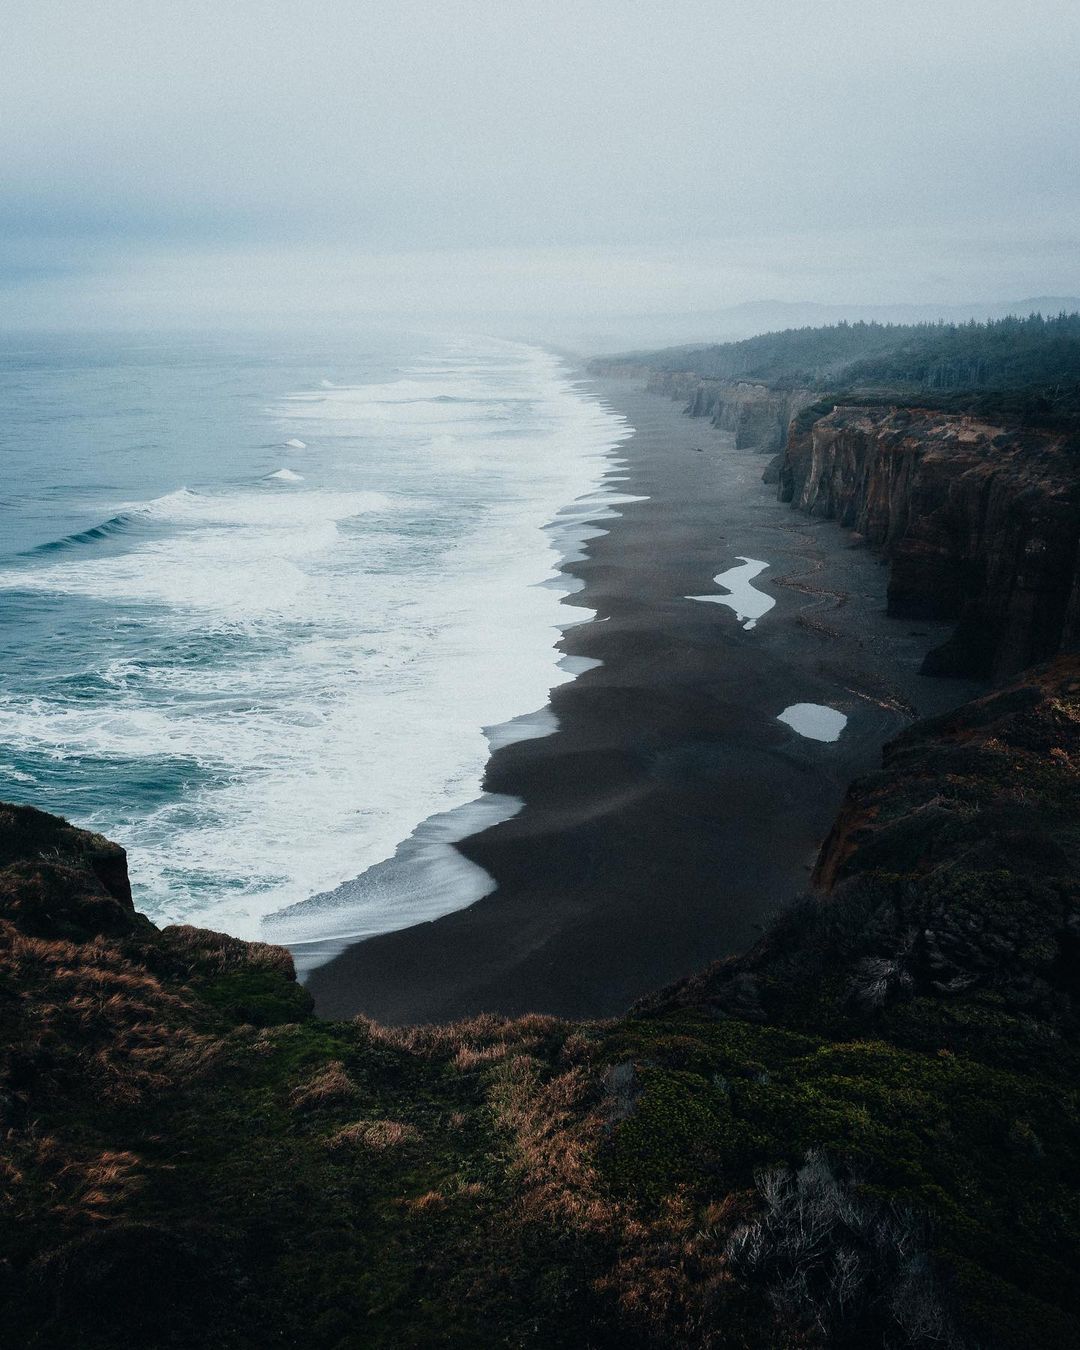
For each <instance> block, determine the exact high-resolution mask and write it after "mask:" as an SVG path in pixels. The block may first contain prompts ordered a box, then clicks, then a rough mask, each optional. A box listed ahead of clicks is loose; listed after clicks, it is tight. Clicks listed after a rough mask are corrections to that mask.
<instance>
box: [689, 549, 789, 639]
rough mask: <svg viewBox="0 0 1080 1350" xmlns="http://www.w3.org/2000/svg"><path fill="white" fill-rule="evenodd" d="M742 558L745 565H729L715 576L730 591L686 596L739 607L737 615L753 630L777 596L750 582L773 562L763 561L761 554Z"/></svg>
mask: <svg viewBox="0 0 1080 1350" xmlns="http://www.w3.org/2000/svg"><path fill="white" fill-rule="evenodd" d="M739 562H740V563H742V566H741V567H729V568H728V570H727V571H726V572H718V573H717V575H716V576H715V577H713V581H715V582H716V584H717V585H718V586H723V587H725V588H726V589H727V591H728V592H729V594H728V595H688V596H687V597H686V598H687V600H706V601H708V602H709V604H712V605H727V607H728V609H731V610H734V611H735V617H736V618H737V619H738V620H739V622H740V623H741V624H742V626H743V627H744V628H745V629H746V630H747V631H749V630H750V629H751V628H753V627H754V626H755V625H756V624H757V621H758V619H760V618H761V616H762V615H763V614H768V612H769V610H770V609H772V607H773V605H775V604H776V600H775V599H774V598H773V597H772V596H771V595H766V594H765V592H764V591H759V590H758V588H757V587H756V586H751V584H750V583H751V581H753V579H754V577H756V576H757V575H758V574H759V573H761V572H764V571H765V569H766V567H768V566H769V564H768V563H767V562H762V561H761V559H760V558H739Z"/></svg>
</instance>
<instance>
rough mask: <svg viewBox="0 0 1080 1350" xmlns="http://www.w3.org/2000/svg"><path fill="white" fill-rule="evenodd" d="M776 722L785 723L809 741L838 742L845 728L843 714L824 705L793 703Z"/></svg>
mask: <svg viewBox="0 0 1080 1350" xmlns="http://www.w3.org/2000/svg"><path fill="white" fill-rule="evenodd" d="M776 720H777V721H778V722H786V723H787V725H788V726H789V727H791V729H792V730H793V731H797V732H798V733H799V735H800V736H806V737H807V738H808V739H809V740H811V741H838V740H839V739H840V733H841V732H842V731H843V729H844V728H845V727H846V726H847V718H846V717H845V716H844V714H843V713H842V712H837V711H836V709H835V708H829V707H827V706H826V705H825V704H824V703H793V704H792V705H791V707H790V708H785V709H784V711H783V712H782V713H780V714H779V716H778V717H777V719H776Z"/></svg>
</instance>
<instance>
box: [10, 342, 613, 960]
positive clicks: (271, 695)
mask: <svg viewBox="0 0 1080 1350" xmlns="http://www.w3.org/2000/svg"><path fill="white" fill-rule="evenodd" d="M464 350H465V352H466V355H465V357H463V358H462V359H461V360H458V359H457V358H458V353H456V352H452V353H451V354H450V357H449V359H447V360H440V359H437V358H436V359H429V360H428V361H426V362H425V363H423V364H424V365H425V366H427V367H430V371H431V373H430V376H429V375H428V373H427V371H426V370H424V371H421V372H417V371H410V372H409V373H408V376H407V378H406V379H402V380H396V381H389V382H384V383H381V384H373V385H355V386H333V385H328V384H324V386H323V387H322V388H320V389H318V390H314V391H311V390H309V391H301V392H300V394H299V395H296V396H286V397H283V398H282V400H281V402H280V403H279V404H278V405H276V406H275V407H274V408H272V409H270V410H269V415H270V416H271V417H272V418H273V419H274V420H275V421H276V422H277V424H278V440H277V441H276V443H277V444H281V443H282V441H285V440H288V439H296V440H300V439H301V438H303V439H307V440H310V441H312V442H315V443H317V444H318V445H319V447H320V448H319V458H318V464H319V467H318V486H316V485H314V484H312V483H309V482H304V481H297V480H298V476H297V477H296V478H293V477H286V476H285V475H286V474H289V473H291V471H289V470H278V471H277V472H276V473H274V474H273V475H271V476H272V477H275V478H277V479H278V480H279V481H285V482H288V483H290V485H291V486H290V490H289V491H288V492H284V491H272V490H270V489H269V488H268V486H267V485H266V484H265V483H261V484H260V483H259V482H257V481H256V482H253V483H252V485H251V486H249V487H246V488H245V487H243V486H240V487H235V486H233V487H229V488H221V489H218V490H214V491H212V490H206V491H193V490H190V489H187V488H185V489H178V490H177V491H174V492H170V493H168V494H166V495H164V496H161V497H158V498H155V499H153V500H152V501H149V502H142V503H128V504H126V505H125V506H123V507H121V508H120V509H121V510H122V512H123V513H124V514H125V518H130V519H131V520H133V521H135V522H136V523H137V524H138V528H137V529H135V530H130V531H127V532H126V533H124V534H122V535H120V536H116V537H114V538H110V541H109V546H108V547H107V548H101V549H99V550H97V551H94V550H93V549H92V548H91V549H90V550H89V551H81V552H80V553H79V555H78V556H77V557H75V556H72V555H71V554H70V553H68V552H65V551H61V552H57V553H52V554H48V555H44V556H42V557H34V558H30V559H27V560H25V561H24V562H23V563H21V564H20V565H19V566H17V567H12V568H10V569H7V570H5V572H3V573H0V587H17V588H19V589H21V590H29V591H38V592H42V593H53V594H57V593H60V594H67V595H74V596H82V597H87V598H88V599H89V600H92V601H93V602H94V603H95V604H96V605H98V606H99V607H104V608H103V609H102V612H105V613H109V614H115V615H117V616H118V618H117V620H116V622H118V623H121V624H123V625H126V626H127V627H128V628H133V629H134V630H136V631H137V633H138V634H140V635H141V636H142V647H141V651H142V652H143V653H144V654H142V655H140V656H139V657H138V658H133V657H131V656H130V655H123V656H119V657H113V656H110V654H109V648H108V645H107V644H106V645H104V646H103V647H102V648H101V651H102V662H101V667H100V670H99V672H98V674H99V676H100V679H101V680H102V681H103V682H104V684H105V686H106V688H107V689H108V690H109V691H110V692H109V693H108V695H107V696H102V697H100V698H95V699H92V700H86V701H79V700H72V701H67V702H64V701H60V700H56V699H53V698H50V697H48V696H45V695H42V696H38V695H35V696H33V697H29V696H18V697H17V696H15V695H10V696H5V697H3V698H0V740H2V741H4V742H6V743H7V744H8V745H10V746H11V747H13V748H14V749H15V751H16V752H17V753H25V754H26V755H28V756H33V755H38V756H41V757H50V758H51V759H52V760H53V761H54V762H57V763H61V762H69V761H82V760H86V759H87V758H91V757H93V758H97V759H100V760H103V761H107V762H117V763H120V764H130V765H145V766H147V772H152V771H153V769H154V766H155V765H156V764H158V763H159V762H160V763H161V764H165V765H179V766H184V765H189V764H190V765H191V766H193V768H192V771H191V773H190V775H189V776H190V778H191V786H190V787H188V788H185V789H184V790H183V791H182V792H180V793H179V795H176V794H174V795H168V794H166V795H165V797H164V798H163V799H162V800H160V801H159V802H158V804H156V805H152V806H151V807H149V808H148V809H144V810H140V811H138V812H134V813H132V814H131V815H129V816H128V817H127V818H123V819H116V818H107V817H106V816H105V815H103V814H101V813H100V812H99V813H97V814H96V815H94V814H93V813H90V814H91V817H92V818H90V819H88V821H87V823H92V824H96V825H98V826H99V827H106V828H107V829H108V830H109V831H110V832H111V833H113V834H114V835H115V836H116V837H118V838H120V839H121V841H122V842H123V843H125V844H126V845H127V846H128V847H129V848H130V849H131V851H132V857H133V865H134V879H135V882H136V886H137V890H138V899H139V903H140V904H141V905H142V906H143V907H145V908H146V909H148V911H149V912H151V913H152V914H153V915H154V917H156V918H157V919H159V920H163V921H193V922H199V923H203V924H207V925H209V926H212V927H218V928H224V929H226V930H227V931H230V932H234V933H237V934H240V935H243V936H254V935H256V934H257V933H259V932H260V931H261V923H262V920H263V919H264V918H265V917H266V916H268V915H270V914H273V913H275V912H277V911H280V910H282V909H284V908H286V907H288V906H292V905H295V904H296V903H297V902H300V901H305V900H308V899H309V898H310V897H312V896H315V895H321V896H323V897H324V898H325V897H326V896H327V895H328V894H334V893H335V892H337V891H338V888H340V887H341V886H342V884H343V883H345V882H348V881H350V879H354V878H362V877H364V876H369V874H370V873H371V869H373V868H375V867H377V866H381V865H384V864H386V863H387V860H390V859H392V858H394V857H395V850H397V849H398V846H399V845H401V844H402V841H406V840H409V839H411V838H413V833H414V831H416V830H417V828H418V826H420V825H421V824H422V822H424V821H426V820H427V819H428V818H429V817H432V816H445V815H446V814H447V813H450V814H451V815H453V822H452V823H451V825H448V826H445V828H443V827H439V828H436V827H434V826H433V827H432V830H431V831H430V832H429V833H428V834H424V833H421V836H420V844H421V845H423V848H422V849H420V845H417V846H416V847H415V848H414V849H413V850H412V851H411V852H410V851H408V850H406V853H405V854H404V855H403V856H404V862H402V861H401V858H399V859H398V865H396V866H395V868H394V869H393V878H394V880H393V884H392V885H391V883H390V882H389V881H388V880H387V876H388V875H389V874H388V873H387V872H386V870H385V868H384V870H383V871H382V872H380V873H379V877H378V881H379V884H378V885H374V884H371V885H367V886H366V888H365V886H364V885H361V886H359V887H355V886H354V887H352V888H351V889H349V888H346V891H344V892H341V893H340V894H338V895H337V899H336V900H335V902H334V904H333V906H331V908H332V909H333V914H332V916H331V915H330V909H329V908H327V905H326V904H325V903H322V904H315V905H313V906H310V907H305V913H304V915H303V916H302V917H303V923H302V925H301V927H302V928H303V931H304V934H305V936H306V937H308V938H314V937H317V936H319V935H320V933H322V934H323V935H325V932H327V931H332V932H334V933H336V934H338V935H339V936H340V935H341V934H342V933H345V932H353V933H355V932H361V931H364V932H367V931H377V930H378V928H379V926H380V924H381V925H382V926H384V927H398V926H400V925H401V923H402V922H403V921H404V922H415V921H417V917H416V916H422V917H432V916H433V914H434V913H437V912H445V911H446V910H448V909H452V908H455V907H458V906H459V905H461V904H465V903H469V901H470V900H471V899H475V898H476V896H477V892H478V887H480V886H481V885H482V884H483V885H488V886H489V885H490V879H487V880H485V881H483V882H482V880H481V878H478V877H477V875H476V873H477V871H479V869H474V870H470V867H471V865H469V866H458V865H457V862H461V863H462V864H463V863H464V860H462V859H458V856H457V855H456V854H454V853H453V850H452V849H451V848H450V844H449V842H448V838H447V830H448V829H460V828H462V820H463V819H464V818H465V817H463V816H461V815H456V814H454V813H455V812H460V811H461V810H462V809H463V808H467V807H468V806H469V804H470V803H474V802H476V801H477V800H478V799H479V798H480V793H481V779H482V775H483V770H484V767H485V764H486V761H487V758H488V755H489V752H490V749H491V748H492V747H495V746H497V745H499V744H504V743H505V742H506V741H507V740H509V739H515V738H520V736H522V735H537V734H546V733H547V732H550V730H551V729H552V721H553V719H552V718H551V716H550V712H541V713H539V714H538V713H537V710H538V709H540V710H546V709H547V696H548V692H549V690H550V689H551V688H552V687H553V686H554V685H556V684H559V683H561V682H563V681H565V680H567V679H570V678H573V674H574V671H575V670H576V669H580V668H581V667H580V666H575V665H574V664H573V663H568V664H566V665H561V664H560V653H559V652H558V651H557V650H556V649H555V643H556V642H557V640H558V638H559V636H560V634H561V630H562V629H563V628H564V627H567V626H569V624H570V623H573V622H581V621H585V620H587V619H588V618H589V617H591V611H589V610H585V609H580V608H577V607H574V606H573V605H572V604H571V605H563V604H562V600H563V598H564V596H566V595H567V594H568V593H569V592H570V591H571V590H572V589H573V587H574V582H573V579H571V578H562V579H559V580H557V581H556V583H555V584H554V585H551V584H550V583H551V579H552V577H553V574H554V573H555V572H556V569H557V567H558V565H559V563H560V561H561V557H562V553H563V548H564V547H568V548H570V549H571V550H572V549H574V548H576V549H577V550H578V551H579V552H580V549H581V548H582V547H583V546H584V543H585V541H586V540H587V538H588V537H589V533H590V529H592V527H591V526H590V525H589V524H587V522H591V521H595V520H597V519H601V518H604V517H609V516H611V515H614V514H617V513H618V509H619V506H620V505H623V504H625V503H626V502H627V501H630V500H633V499H630V498H625V497H620V496H617V495H614V494H612V495H611V496H607V495H605V494H603V493H601V492H600V488H601V485H602V483H603V481H604V476H605V474H606V473H607V472H608V471H609V470H610V469H611V468H612V467H613V466H617V465H618V464H619V463H620V461H619V460H618V459H617V458H616V456H615V453H614V452H615V448H616V447H617V445H618V443H619V441H620V440H621V439H623V438H624V437H625V436H626V435H627V434H629V433H628V431H627V429H626V427H625V423H624V422H623V421H622V419H620V418H618V417H616V416H615V415H614V414H611V413H610V412H608V411H606V410H605V409H603V408H602V407H601V406H600V405H599V404H597V403H595V402H593V401H590V400H588V399H586V398H583V397H582V396H581V395H580V394H579V393H578V391H577V390H576V389H575V388H574V386H573V385H572V384H571V383H570V381H569V380H568V379H567V378H566V376H565V375H564V373H563V371H562V368H561V366H560V364H559V362H558V361H557V360H556V359H555V358H554V357H552V356H549V355H547V354H546V353H543V352H540V351H537V350H535V349H531V348H528V347H524V346H521V345H518V344H512V343H486V344H483V345H482V346H477V347H475V348H473V349H468V348H465V349H464ZM293 430H295V431H297V432H299V433H301V435H297V436H295V437H293V436H291V434H290V435H288V436H286V434H285V433H286V432H289V433H291V432H292V431H293ZM253 439H259V438H254V437H253ZM261 439H264V440H265V441H267V442H271V441H273V435H272V434H271V435H270V436H266V435H265V433H264V436H263V437H262V438H261ZM314 476H315V471H314V470H312V472H311V474H310V475H309V477H314ZM586 497H587V498H588V500H587V501H586V502H584V503H579V504H577V505H575V506H573V507H572V508H571V509H569V510H565V509H564V508H567V507H568V506H569V505H570V504H572V503H575V502H577V499H579V498H586ZM593 532H595V530H593ZM146 653H149V654H146ZM485 729H486V730H485ZM186 772H187V771H186V770H184V771H183V773H186ZM181 776H183V774H181ZM497 805H498V808H499V810H502V811H504V812H505V811H506V810H510V809H512V807H513V803H512V802H511V803H510V804H509V805H508V804H507V803H506V801H505V800H502V801H500V802H499V803H497ZM485 809H487V808H485ZM465 815H466V816H468V812H467V811H466V812H465ZM469 819H472V817H469ZM458 837H461V836H460V835H458ZM429 844H430V848H429V847H428V845H429ZM417 849H420V852H417ZM432 850H434V852H432ZM440 850H441V851H440ZM421 853H422V854H423V858H424V859H425V860H426V861H425V863H424V869H421V870H422V871H423V874H424V877H425V878H426V880H425V883H424V886H423V887H420V888H419V889H418V886H417V881H416V876H415V875H414V874H413V873H411V872H409V870H408V868H407V867H406V866H405V864H406V863H408V860H409V858H415V857H419V856H421ZM451 854H453V856H452V857H451V856H450V855H451ZM454 859H457V862H455V861H454ZM433 860H434V861H433ZM435 861H438V862H439V866H438V867H435ZM425 869H426V870H425ZM417 875H419V874H417ZM484 875H485V876H486V874H484ZM439 878H441V880H440V879H439ZM369 880H370V876H369ZM435 880H437V884H435ZM391 893H392V896H393V897H396V898H393V899H392V898H391ZM480 893H483V892H482V890H481V891H480ZM350 896H351V897H352V899H351V900H350V899H349V897H350ZM343 897H344V898H343ZM410 897H412V898H410ZM350 904H352V905H353V908H352V910H350V909H349V905H350ZM380 905H381V906H382V910H380ZM321 910H326V913H325V914H324V916H323V918H322V919H320V918H319V912H320V911H321ZM380 913H381V914H382V917H381V918H380ZM410 915H412V916H414V917H412V918H410V917H408V916H410ZM403 916H404V918H403ZM300 918H301V916H300V915H299V914H298V913H297V912H296V911H292V912H291V914H290V918H289V923H290V924H293V923H294V922H295V923H299V922H300ZM320 925H322V927H321V928H320ZM278 931H282V930H280V925H279V928H278ZM297 931H299V930H297Z"/></svg>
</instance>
